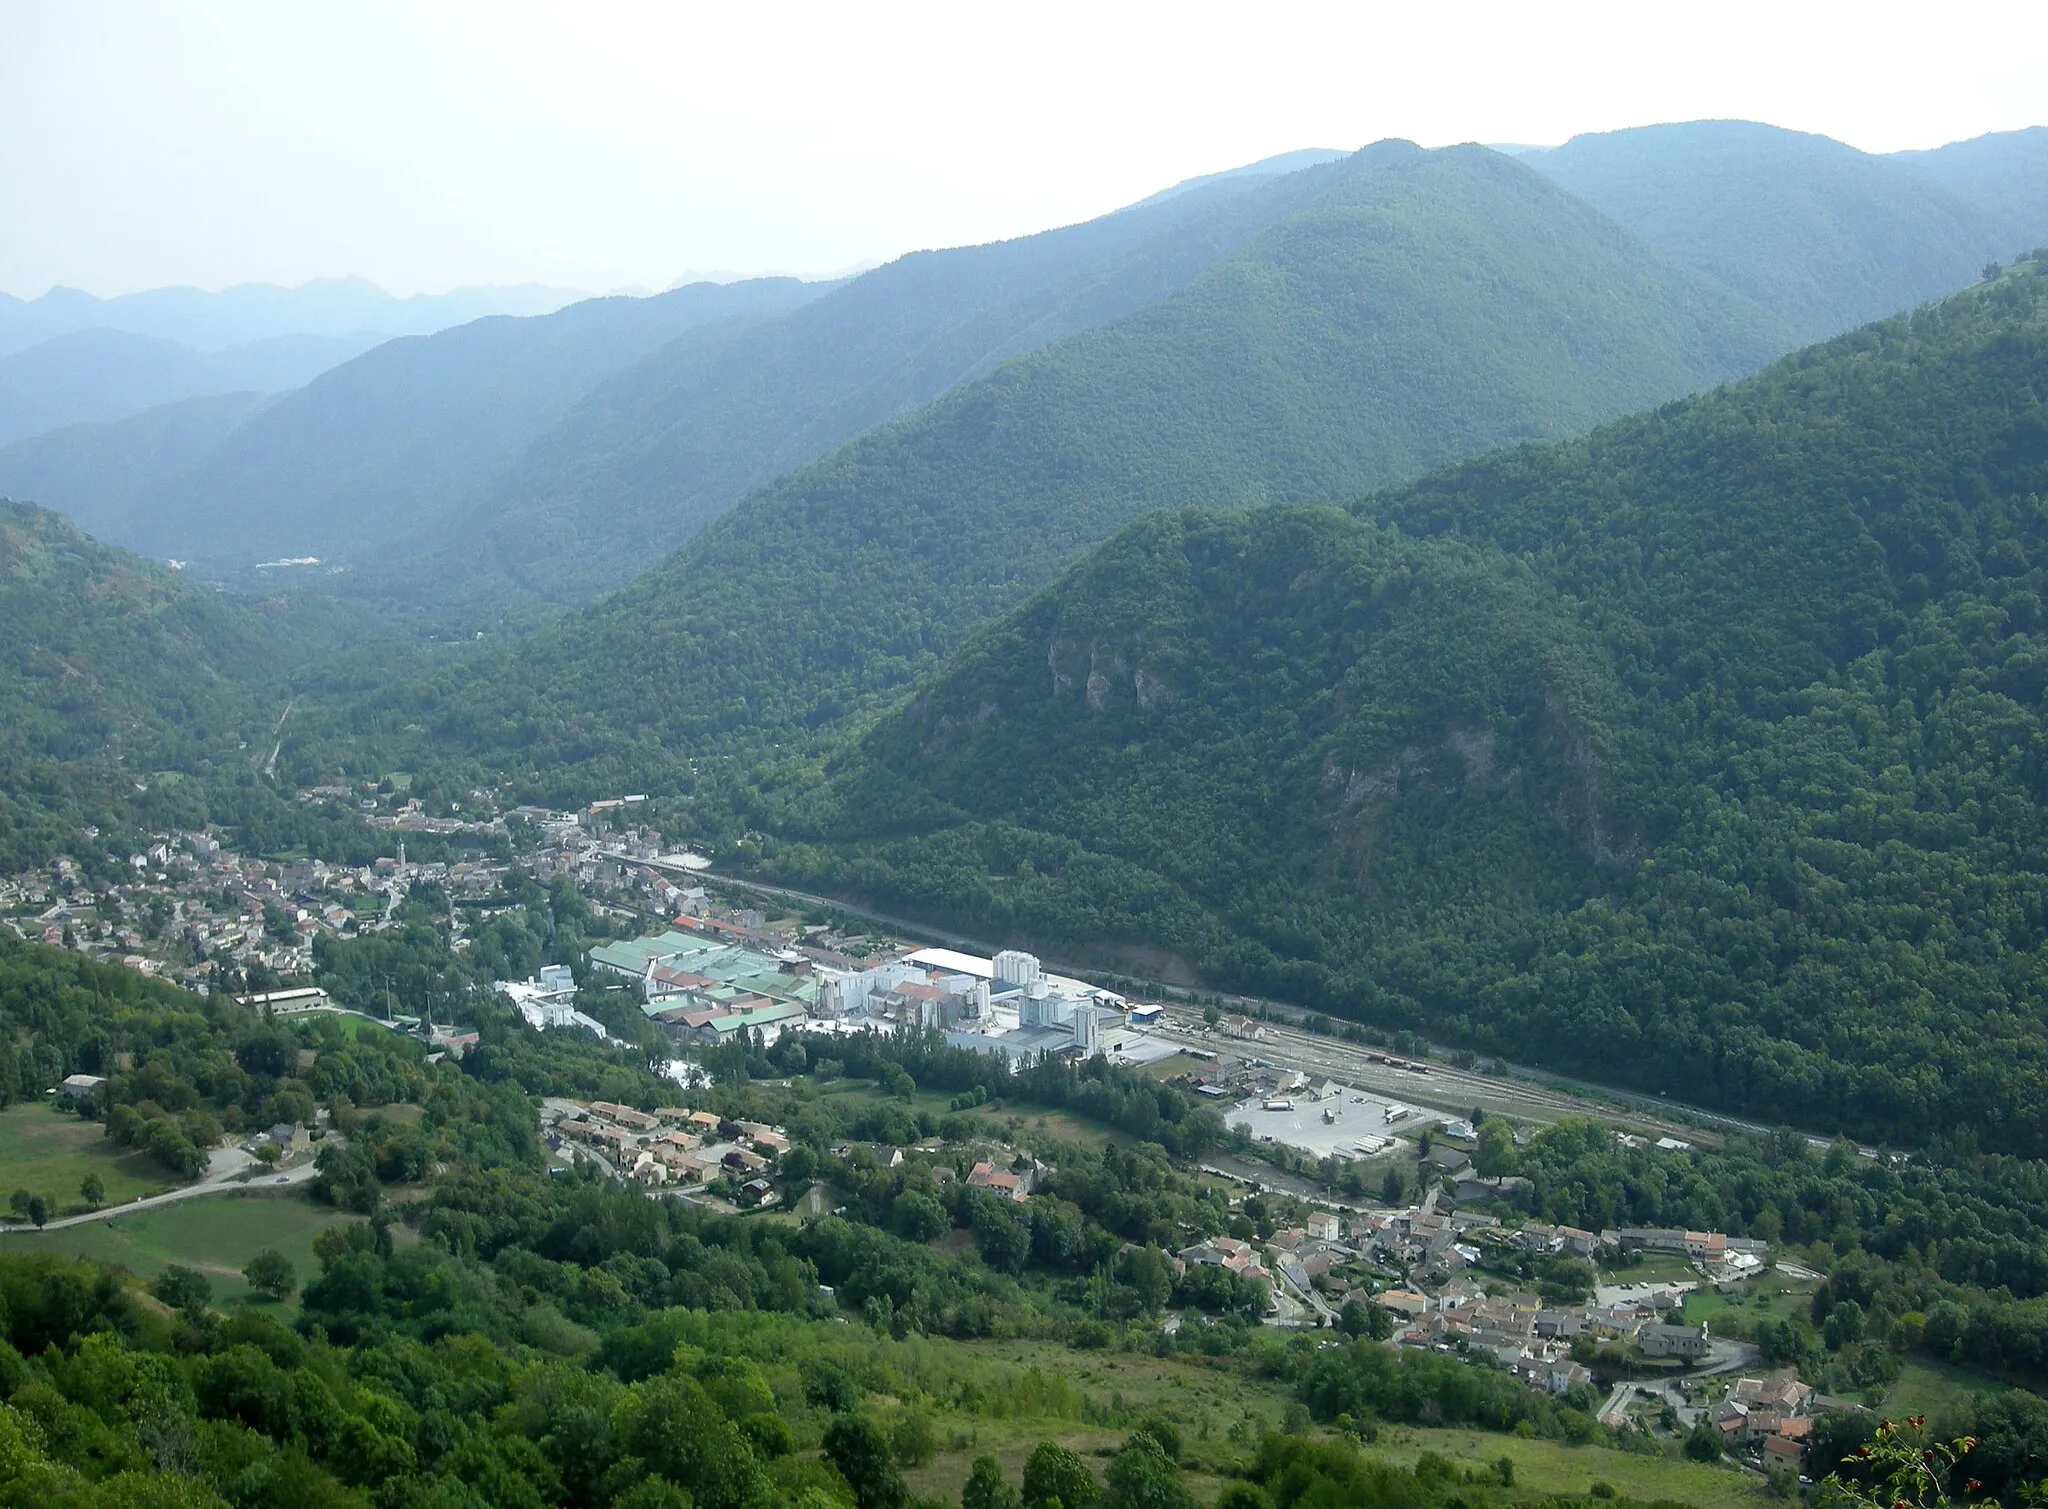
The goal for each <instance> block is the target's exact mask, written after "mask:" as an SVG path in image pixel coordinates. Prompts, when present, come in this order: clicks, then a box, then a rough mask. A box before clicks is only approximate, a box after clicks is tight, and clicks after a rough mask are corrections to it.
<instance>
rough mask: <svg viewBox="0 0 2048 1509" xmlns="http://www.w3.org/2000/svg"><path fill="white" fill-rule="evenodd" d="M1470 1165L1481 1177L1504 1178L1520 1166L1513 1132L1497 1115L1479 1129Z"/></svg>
mask: <svg viewBox="0 0 2048 1509" xmlns="http://www.w3.org/2000/svg"><path fill="white" fill-rule="evenodd" d="M1472 1166H1473V1168H1474V1169H1475V1170H1477V1172H1478V1174H1479V1177H1480V1178H1482V1179H1500V1178H1504V1177H1506V1176H1507V1175H1509V1174H1512V1173H1513V1172H1514V1171H1515V1170H1516V1169H1517V1168H1519V1167H1521V1158H1520V1157H1519V1155H1518V1154H1517V1153H1516V1151H1515V1134H1514V1133H1513V1132H1512V1131H1511V1130H1510V1129H1509V1128H1508V1124H1507V1123H1506V1122H1505V1121H1502V1120H1501V1119H1500V1118H1499V1117H1494V1118H1492V1119H1490V1120H1489V1121H1488V1122H1487V1123H1486V1125H1485V1126H1483V1127H1481V1128H1480V1129H1479V1148H1478V1151H1477V1152H1476V1153H1474V1154H1473V1157H1472Z"/></svg>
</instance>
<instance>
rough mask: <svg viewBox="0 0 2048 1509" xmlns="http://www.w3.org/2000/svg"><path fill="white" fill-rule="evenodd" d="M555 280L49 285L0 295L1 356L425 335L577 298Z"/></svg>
mask: <svg viewBox="0 0 2048 1509" xmlns="http://www.w3.org/2000/svg"><path fill="white" fill-rule="evenodd" d="M582 297H583V295H582V294H579V293H572V292H570V291H568V290H567V289H561V288H542V287H538V286H524V287H513V288H458V289H455V290H453V291H452V292H449V293H440V294H418V295H415V296H414V297H411V298H394V297H393V296H392V295H390V294H388V293H386V292H384V290H383V289H381V288H379V287H377V285H376V284H374V283H371V282H369V281H367V280H366V279H363V278H323V279H316V280H315V281H313V282H311V283H303V284H301V285H299V286H298V287H296V288H280V287H277V286H276V285H274V284H268V283H244V284H240V285H238V286H236V287H233V288H226V289H222V290H220V291H219V292H208V291H206V290H204V289H198V288H152V289H148V290H146V291H144V292H142V293H128V294H121V295H119V296H117V297H114V298H108V299H101V298H95V297H94V296H93V295H91V294H89V293H82V292H80V291H79V290H78V289H76V288H53V289H51V290H50V291H49V292H48V293H45V294H43V295H42V296H41V297H40V298H34V299H20V298H15V297H13V296H12V295H9V294H0V356H12V355H13V354H14V353H15V352H17V351H24V350H26V349H28V348H29V347H30V346H35V345H40V344H41V343H42V342H44V341H47V340H51V339H53V338H55V337H57V336H60V335H69V334H71V333H72V332H74V331H79V330H118V331H124V332H126V333H127V334H130V335H147V336H153V337H155V338H156V339H158V340H170V341H177V342H179V343H180V344H182V345H187V346H191V347H193V348H194V349H196V350H199V351H220V350H224V349H226V348H227V347H230V346H245V345H248V344H250V343H251V342H254V341H263V340H272V339H275V338H277V337H279V336H289V335H311V336H329V337H345V338H349V339H354V338H356V337H361V336H368V337H373V338H377V339H383V340H389V339H390V338H391V337H393V336H398V335H431V334H432V333H433V332H434V331H436V330H444V329H446V328H447V327H448V326H450V325H463V324H467V323H468V322H469V321H471V320H476V319H482V318H483V317H484V316H486V315H493V314H548V313H551V312H552V311H554V310H556V309H560V308H561V307H562V306H563V305H565V304H569V303H573V302H574V301H576V300H577V299H580V298H582Z"/></svg>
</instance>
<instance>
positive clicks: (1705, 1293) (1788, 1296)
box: [1685, 1272, 1813, 1335]
mask: <svg viewBox="0 0 2048 1509" xmlns="http://www.w3.org/2000/svg"><path fill="white" fill-rule="evenodd" d="M1812 1303H1813V1284H1812V1283H1811V1282H1810V1281H1807V1280H1803V1279H1788V1278H1786V1277H1784V1276H1783V1275H1782V1274H1779V1273H1775V1272H1774V1273H1766V1274H1763V1275H1761V1276H1759V1277H1757V1278H1754V1279H1752V1280H1750V1282H1749V1283H1748V1284H1746V1285H1744V1286H1743V1287H1742V1289H1740V1290H1739V1291H1737V1293H1736V1294H1734V1295H1729V1294H1723V1293H1722V1292H1721V1291H1720V1290H1718V1289H1695V1290H1693V1291H1692V1292H1691V1293H1689V1294H1687V1295H1686V1296H1685V1322H1686V1324H1687V1325H1698V1324H1699V1323H1700V1322H1701V1321H1706V1322H1707V1323H1708V1324H1709V1325H1710V1326H1713V1330H1714V1332H1715V1334H1716V1335H1734V1334H1735V1332H1734V1331H1733V1330H1729V1329H1726V1328H1725V1327H1723V1326H1718V1325H1714V1324H1713V1318H1714V1317H1715V1316H1716V1315H1721V1314H1731V1315H1732V1316H1733V1317H1737V1318H1740V1317H1747V1318H1748V1319H1749V1320H1750V1321H1752V1322H1753V1321H1754V1320H1755V1319H1757V1318H1758V1317H1761V1316H1764V1315H1769V1316H1771V1317H1773V1318H1774V1319H1777V1320H1790V1319H1791V1318H1792V1317H1793V1316H1795V1315H1804V1314H1805V1313H1806V1312H1807V1309H1808V1307H1809V1306H1810V1305H1811V1304H1812ZM1738 1325H1740V1321H1739V1319H1738ZM1740 1329H1741V1331H1742V1332H1743V1334H1745V1335H1747V1334H1748V1331H1749V1327H1748V1326H1747V1325H1740Z"/></svg>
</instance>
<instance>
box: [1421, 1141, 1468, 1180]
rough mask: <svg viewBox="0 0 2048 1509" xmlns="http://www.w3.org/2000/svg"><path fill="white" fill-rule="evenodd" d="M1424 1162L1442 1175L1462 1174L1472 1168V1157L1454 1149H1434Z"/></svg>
mask: <svg viewBox="0 0 2048 1509" xmlns="http://www.w3.org/2000/svg"><path fill="white" fill-rule="evenodd" d="M1423 1162H1425V1163H1427V1164H1428V1165H1429V1166H1430V1167H1431V1168H1433V1169H1435V1170H1436V1171H1437V1172H1438V1173H1440V1174H1461V1173H1463V1172H1464V1171H1465V1170H1466V1169H1468V1168H1470V1167H1471V1166H1472V1159H1471V1158H1470V1156H1468V1155H1467V1154H1466V1153H1464V1152H1463V1151H1462V1150H1460V1149H1458V1148H1454V1147H1441V1146H1439V1147H1433V1148H1431V1149H1430V1150H1429V1156H1428V1157H1427V1158H1425V1159H1424V1160H1423Z"/></svg>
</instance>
